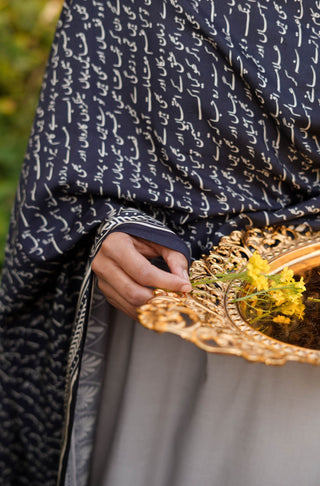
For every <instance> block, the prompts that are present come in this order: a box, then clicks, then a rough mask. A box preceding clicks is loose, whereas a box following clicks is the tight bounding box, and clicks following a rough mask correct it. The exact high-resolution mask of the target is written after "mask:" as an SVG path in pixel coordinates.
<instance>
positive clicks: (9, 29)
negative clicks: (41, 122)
mask: <svg viewBox="0 0 320 486" xmlns="http://www.w3.org/2000/svg"><path fill="white" fill-rule="evenodd" d="M61 8H62V0H0V209H1V210H0V268H1V265H2V262H3V253H4V246H5V240H6V235H7V231H8V224H9V218H10V210H11V207H12V204H13V200H14V195H15V191H16V186H17V182H18V178H19V173H20V168H21V164H22V162H23V157H24V153H25V150H26V147H27V143H28V137H29V133H30V130H31V125H32V121H33V117H34V113H35V109H36V104H37V100H38V96H39V91H40V86H41V81H42V77H43V72H44V69H45V65H46V62H47V59H48V55H49V51H50V46H51V43H52V39H53V36H54V32H55V28H56V24H57V20H58V17H59V14H60V11H61Z"/></svg>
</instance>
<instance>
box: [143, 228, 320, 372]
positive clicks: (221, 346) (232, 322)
mask: <svg viewBox="0 0 320 486" xmlns="http://www.w3.org/2000/svg"><path fill="white" fill-rule="evenodd" d="M254 251H258V252H259V253H260V254H261V256H262V257H263V258H265V259H267V260H268V262H269V264H270V267H271V270H272V271H274V272H277V271H280V270H281V269H282V268H283V267H284V266H291V265H293V264H294V265H296V266H297V265H298V266H299V265H300V266H301V265H302V266H303V265H305V262H307V261H309V263H310V261H312V259H313V260H314V261H318V262H320V232H310V231H307V230H306V229H305V228H301V229H300V230H298V229H292V228H288V227H276V228H275V227H269V228H262V229H258V228H251V229H249V230H246V231H234V232H232V233H231V234H230V235H229V236H227V237H223V238H222V239H221V241H220V243H219V245H217V246H215V247H213V248H212V250H211V252H210V253H209V255H206V256H203V258H201V259H200V260H196V261H195V262H193V264H192V266H191V269H190V270H191V272H190V275H191V277H190V278H191V281H196V280H197V279H198V280H199V279H201V278H205V277H206V276H208V275H214V274H215V273H217V271H222V272H225V271H228V269H229V270H230V268H234V266H235V264H236V265H237V266H238V267H239V266H240V267H241V266H245V264H246V263H247V260H248V258H250V256H251V255H252V254H253V252H254ZM238 285H239V284H238V283H237V281H236V279H235V280H232V281H231V282H229V283H226V282H224V283H219V285H218V286H216V288H215V289H214V291H213V290H212V289H210V290H209V289H207V288H204V289H202V290H201V291H200V293H199V291H198V290H197V289H196V290H193V291H192V292H191V293H190V294H178V293H174V292H167V291H164V290H160V289H156V290H155V295H154V297H153V298H152V299H151V300H150V301H149V302H148V303H146V304H145V305H143V306H141V307H140V308H139V310H138V315H139V321H140V323H141V324H142V325H143V326H145V327H147V328H148V329H153V330H154V331H157V332H169V333H173V334H176V335H178V336H180V337H181V338H183V339H185V340H187V341H190V342H192V343H194V344H195V345H196V346H198V347H199V348H201V349H204V350H205V351H207V352H209V353H215V354H227V355H236V356H242V357H243V358H245V359H247V360H248V361H252V362H259V363H264V364H266V365H283V364H285V363H286V362H288V361H296V362H301V363H311V364H314V365H320V350H314V349H309V348H304V347H300V346H295V345H292V344H286V343H284V342H282V341H278V340H277V339H274V338H271V337H268V336H266V335H265V334H263V333H262V332H260V331H258V330H255V329H253V328H252V327H251V326H250V325H249V324H248V323H247V322H246V321H245V320H244V319H243V317H242V315H241V312H240V310H239V306H238V305H237V304H236V303H234V302H232V300H233V298H234V296H235V293H236V292H237V291H238V289H239V286H238Z"/></svg>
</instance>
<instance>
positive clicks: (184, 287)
mask: <svg viewBox="0 0 320 486" xmlns="http://www.w3.org/2000/svg"><path fill="white" fill-rule="evenodd" d="M191 290H192V286H191V284H190V283H188V284H186V285H182V287H181V292H190V291H191Z"/></svg>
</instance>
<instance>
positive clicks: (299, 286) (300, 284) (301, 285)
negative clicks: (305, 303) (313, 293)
mask: <svg viewBox="0 0 320 486" xmlns="http://www.w3.org/2000/svg"><path fill="white" fill-rule="evenodd" d="M294 286H295V288H296V289H297V290H298V291H299V292H300V293H301V294H302V293H303V292H305V291H306V290H307V289H306V286H305V284H304V281H303V277H301V278H300V280H299V282H295V285H294Z"/></svg>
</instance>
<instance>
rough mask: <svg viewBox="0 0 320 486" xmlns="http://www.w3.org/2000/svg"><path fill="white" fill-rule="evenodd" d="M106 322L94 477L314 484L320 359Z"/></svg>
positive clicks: (180, 485)
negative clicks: (262, 357) (251, 358)
mask: <svg viewBox="0 0 320 486" xmlns="http://www.w3.org/2000/svg"><path fill="white" fill-rule="evenodd" d="M110 329H111V331H112V332H111V334H110V335H109V341H108V343H109V344H108V350H107V356H106V373H105V379H104V389H103V396H102V402H101V406H100V415H99V422H98V427H97V436H96V441H95V450H94V455H93V462H92V471H91V479H90V481H89V483H88V484H89V486H195V485H200V486H257V485H259V486H284V485H290V486H301V484H305V485H307V486H318V484H319V478H320V462H319V451H320V415H319V408H320V387H319V383H320V367H319V368H317V367H312V366H310V365H302V364H295V363H290V364H287V365H285V366H284V367H267V366H265V365H262V364H252V363H248V362H246V361H245V360H244V359H242V358H236V357H228V356H214V355H209V354H206V353H205V352H203V351H201V350H199V349H197V348H196V347H195V346H193V345H192V344H189V343H187V342H184V341H182V340H181V339H180V338H178V337H176V336H173V335H167V334H164V335H159V334H156V333H154V332H152V331H148V330H145V329H144V328H142V326H140V325H139V324H137V323H134V322H133V321H131V320H129V319H128V318H127V317H125V316H123V315H121V314H120V313H118V314H117V319H116V320H115V321H114V322H113V323H112V325H111V328H110Z"/></svg>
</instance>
